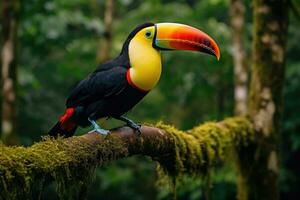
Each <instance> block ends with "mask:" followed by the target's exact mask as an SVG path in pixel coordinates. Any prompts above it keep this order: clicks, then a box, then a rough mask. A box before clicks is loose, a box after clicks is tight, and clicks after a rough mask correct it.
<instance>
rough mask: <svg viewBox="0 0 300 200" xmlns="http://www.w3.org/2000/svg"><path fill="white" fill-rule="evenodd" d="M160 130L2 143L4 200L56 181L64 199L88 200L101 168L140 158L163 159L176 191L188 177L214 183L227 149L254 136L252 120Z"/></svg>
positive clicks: (1, 192)
mask: <svg viewBox="0 0 300 200" xmlns="http://www.w3.org/2000/svg"><path fill="white" fill-rule="evenodd" d="M156 126H157V127H158V128H160V129H162V130H164V131H165V132H166V133H167V134H157V133H156V134H157V135H156V134H153V136H152V137H150V135H149V133H148V136H147V135H146V136H145V137H137V138H135V139H133V138H132V139H133V140H131V139H130V140H128V141H126V140H122V138H121V137H118V136H116V135H115V136H113V135H109V136H107V137H106V138H104V137H100V136H99V135H97V134H96V135H93V136H91V135H89V136H88V137H72V138H67V139H62V138H59V139H56V140H53V139H51V138H44V139H43V141H42V142H39V143H36V144H34V145H32V146H31V147H28V148H25V147H7V146H4V145H3V144H0V195H1V196H0V199H32V198H38V197H39V195H40V194H41V192H42V190H43V189H44V187H45V186H46V185H47V183H49V182H51V181H53V180H54V181H56V183H57V191H58V195H59V197H60V199H82V198H84V196H85V195H86V192H87V189H88V185H89V183H90V182H91V179H92V177H93V172H94V169H95V168H96V167H97V166H99V165H101V164H103V163H107V162H108V161H111V160H115V159H118V158H121V157H126V156H128V155H135V154H143V155H148V156H152V157H153V158H154V159H155V160H158V161H159V163H160V169H161V170H160V174H161V177H163V176H164V177H169V178H168V181H169V182H170V183H172V184H171V185H173V190H174V192H175V188H176V186H175V184H176V182H178V180H180V178H181V177H183V176H184V175H188V176H192V177H195V176H202V177H205V179H206V180H208V181H207V183H208V185H209V176H208V174H209V171H210V168H211V167H212V166H213V165H214V164H215V163H216V162H217V161H219V160H222V159H224V154H225V150H226V149H227V148H229V147H238V146H239V145H245V144H247V143H248V142H249V141H251V140H253V138H254V137H253V131H252V128H251V123H250V122H249V121H248V120H247V119H246V118H228V119H226V120H224V121H222V122H219V123H215V122H208V123H205V124H203V125H200V126H197V127H195V128H193V129H191V130H189V131H186V132H184V131H180V130H178V129H176V128H175V127H173V126H170V125H166V124H163V123H161V122H160V123H158V124H157V125H156ZM89 137H92V139H91V138H90V140H89V139H88V138H89ZM129 141H130V142H129ZM128 144H130V146H128ZM162 152H164V153H163V154H162ZM166 175H167V176H166Z"/></svg>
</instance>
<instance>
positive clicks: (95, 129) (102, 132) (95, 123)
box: [88, 118, 110, 135]
mask: <svg viewBox="0 0 300 200" xmlns="http://www.w3.org/2000/svg"><path fill="white" fill-rule="evenodd" d="M88 120H89V122H91V124H92V126H93V127H94V130H92V131H90V132H89V133H92V132H97V133H99V134H101V135H107V134H109V133H110V132H109V130H105V129H103V128H101V127H100V126H99V125H98V124H97V122H95V121H94V120H91V119H90V118H88Z"/></svg>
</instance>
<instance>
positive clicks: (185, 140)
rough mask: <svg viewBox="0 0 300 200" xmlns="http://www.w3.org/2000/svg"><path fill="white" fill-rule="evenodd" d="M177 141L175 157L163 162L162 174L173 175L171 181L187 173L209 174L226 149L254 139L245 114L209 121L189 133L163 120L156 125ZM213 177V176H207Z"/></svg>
mask: <svg viewBox="0 0 300 200" xmlns="http://www.w3.org/2000/svg"><path fill="white" fill-rule="evenodd" d="M156 126H157V127H158V128H160V129H163V130H164V131H166V132H167V133H168V134H170V135H171V137H172V138H173V139H174V140H175V146H174V157H173V159H170V160H168V162H166V161H165V160H162V161H160V165H161V167H160V168H159V170H160V171H159V174H160V175H168V176H169V177H172V180H173V181H171V182H174V178H175V179H180V178H181V177H183V176H184V175H188V176H202V177H207V176H208V174H209V170H210V168H211V167H212V166H213V165H214V164H215V163H216V162H217V161H220V160H223V159H224V157H225V155H224V154H225V151H226V149H228V148H230V147H238V146H239V145H245V144H247V143H248V142H249V141H251V140H253V139H254V132H253V130H252V125H251V122H250V121H249V120H248V119H246V118H242V117H235V118H228V119H225V120H224V121H222V122H219V123H216V122H207V123H204V124H203V125H199V126H197V127H195V128H193V129H191V130H189V131H187V132H183V131H180V130H177V129H176V128H174V127H173V126H170V125H165V124H163V123H162V122H160V123H158V124H157V125H156ZM206 179H207V180H209V178H206Z"/></svg>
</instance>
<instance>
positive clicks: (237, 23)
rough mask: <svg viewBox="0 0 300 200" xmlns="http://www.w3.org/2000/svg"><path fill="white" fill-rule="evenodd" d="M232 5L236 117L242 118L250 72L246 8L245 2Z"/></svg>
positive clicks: (234, 2)
mask: <svg viewBox="0 0 300 200" xmlns="http://www.w3.org/2000/svg"><path fill="white" fill-rule="evenodd" d="M230 4H231V5H230V16H231V28H232V38H233V62H234V79H235V89H234V99H235V115H237V116H241V115H246V114H247V99H248V97H247V96H248V95H247V94H248V70H247V66H246V63H245V55H246V53H245V49H244V45H243V43H244V40H243V33H244V24H245V19H244V15H245V6H244V4H243V0H231V1H230Z"/></svg>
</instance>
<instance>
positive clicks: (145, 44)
mask: <svg viewBox="0 0 300 200" xmlns="http://www.w3.org/2000/svg"><path fill="white" fill-rule="evenodd" d="M154 32H155V28H154V26H153V27H147V28H144V29H142V30H141V31H139V32H138V33H137V34H136V35H135V36H134V37H133V38H132V39H131V41H130V43H129V47H128V54H129V60H130V65H131V68H130V69H129V77H128V78H129V79H130V81H131V82H132V83H133V84H134V86H135V87H137V88H138V89H141V90H143V91H149V90H151V89H152V88H154V86H155V85H156V84H157V82H158V81H159V78H160V75H161V70H162V67H161V55H160V52H159V51H158V50H157V49H155V48H153V47H152V41H153V38H154Z"/></svg>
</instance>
